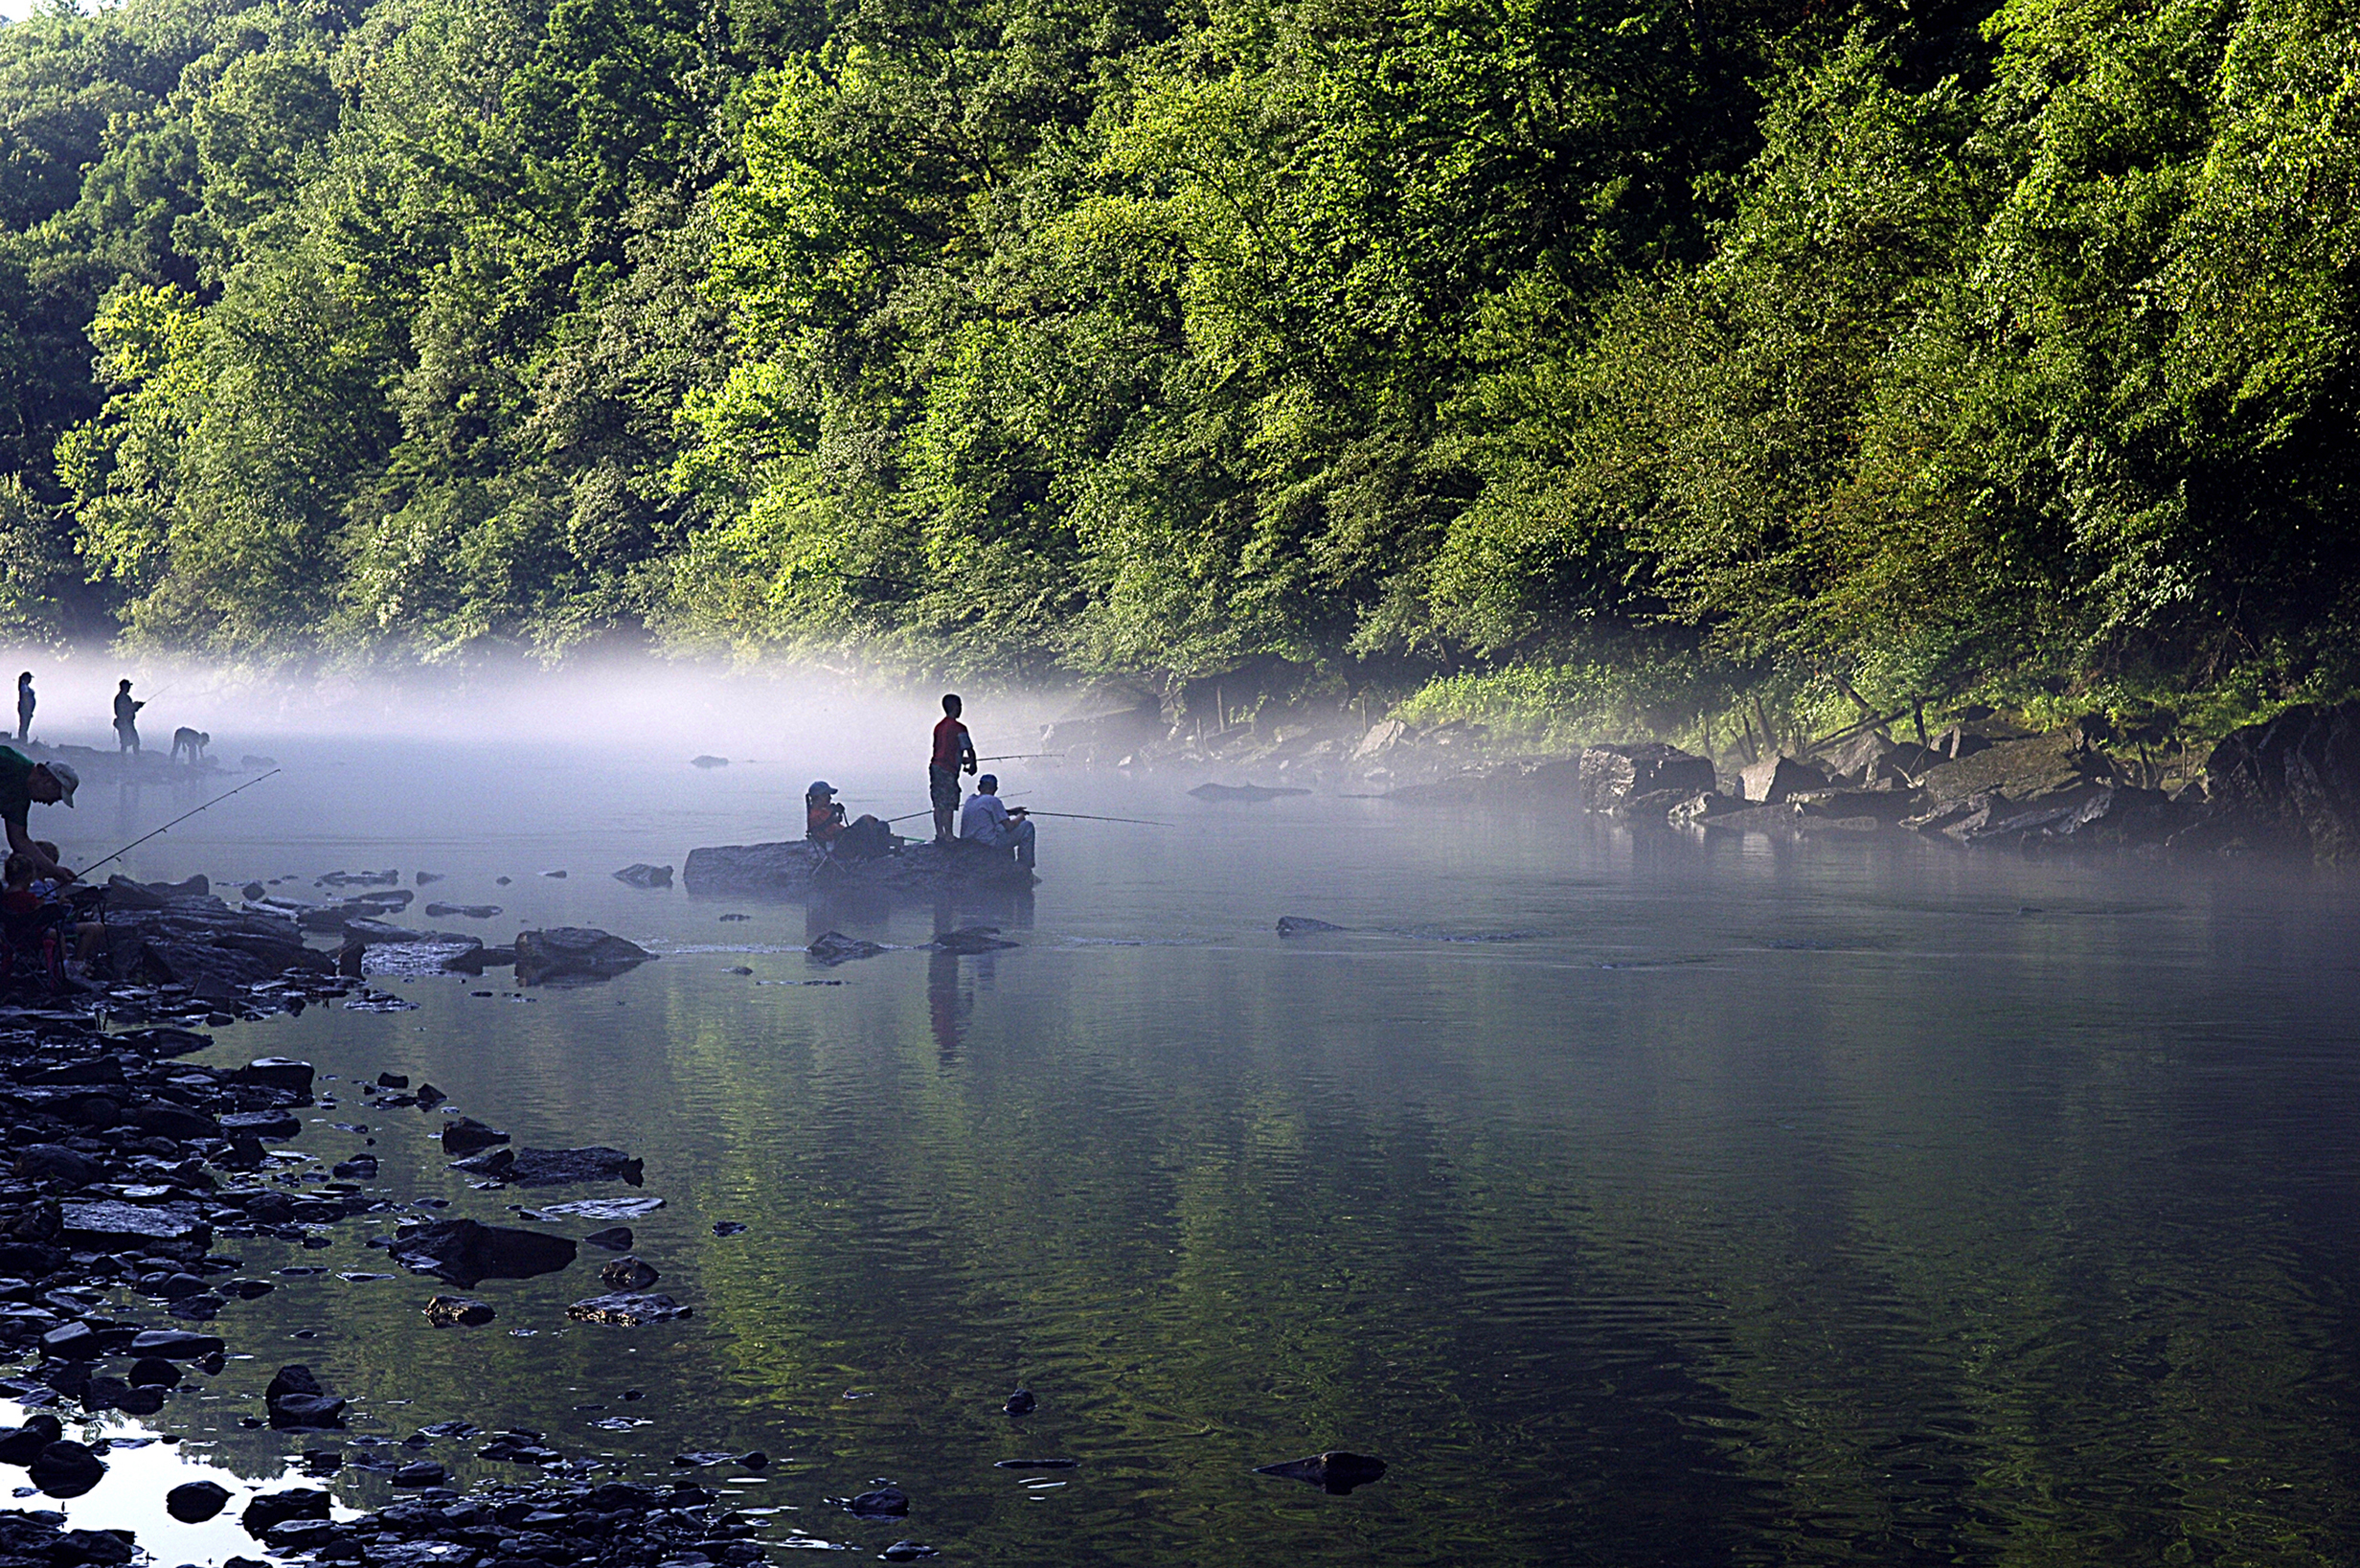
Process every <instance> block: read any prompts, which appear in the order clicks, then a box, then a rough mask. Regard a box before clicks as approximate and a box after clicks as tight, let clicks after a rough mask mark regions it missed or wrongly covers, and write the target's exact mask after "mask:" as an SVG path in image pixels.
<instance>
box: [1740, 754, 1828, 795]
mask: <svg viewBox="0 0 2360 1568" xmlns="http://www.w3.org/2000/svg"><path fill="white" fill-rule="evenodd" d="M1737 778H1738V781H1739V783H1741V784H1743V785H1744V787H1745V798H1746V799H1747V800H1748V801H1749V802H1751V803H1752V804H1754V805H1756V806H1783V805H1785V804H1786V803H1787V802H1788V801H1790V800H1793V799H1794V798H1795V797H1796V796H1797V795H1803V794H1807V793H1809V792H1810V791H1812V790H1815V789H1825V788H1827V774H1825V773H1823V772H1821V771H1820V770H1819V769H1818V768H1817V767H1815V766H1813V765H1812V764H1811V763H1809V762H1805V761H1801V760H1800V759H1798V758H1793V757H1787V756H1783V755H1780V756H1771V757H1765V758H1763V759H1761V760H1760V761H1757V762H1748V763H1747V764H1746V765H1745V766H1744V767H1742V768H1740V769H1738V770H1737Z"/></svg>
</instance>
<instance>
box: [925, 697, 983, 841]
mask: <svg viewBox="0 0 2360 1568" xmlns="http://www.w3.org/2000/svg"><path fill="white" fill-rule="evenodd" d="M960 706H961V705H960V701H959V699H958V697H957V696H955V695H954V696H946V697H944V698H943V699H942V723H940V724H937V725H936V726H935V727H934V757H933V759H932V760H931V761H928V762H927V764H926V794H927V797H928V798H929V799H931V800H932V801H933V802H934V838H935V842H936V843H938V844H942V843H947V842H949V840H950V830H951V824H952V822H953V821H955V820H956V819H957V817H958V815H959V770H960V769H961V768H963V767H964V768H965V769H966V770H967V771H968V772H969V773H972V772H974V771H975V742H974V741H973V740H971V739H968V738H967V727H966V726H965V725H964V724H962V723H960V722H959V711H960Z"/></svg>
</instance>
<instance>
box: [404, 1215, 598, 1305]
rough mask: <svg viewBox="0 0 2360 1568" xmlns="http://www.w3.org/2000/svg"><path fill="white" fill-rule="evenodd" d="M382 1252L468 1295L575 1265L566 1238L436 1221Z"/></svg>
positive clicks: (572, 1249)
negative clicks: (485, 1284) (483, 1287)
mask: <svg viewBox="0 0 2360 1568" xmlns="http://www.w3.org/2000/svg"><path fill="white" fill-rule="evenodd" d="M386 1250H387V1252H388V1253H389V1254H390V1255H391V1256H392V1258H393V1260H394V1261H396V1262H397V1263H399V1264H401V1265H402V1266H403V1267H405V1268H408V1269H411V1270H413V1271H414V1272H417V1273H420V1274H432V1275H434V1276H436V1277H437V1278H439V1279H443V1280H447V1281H449V1282H450V1283H451V1284H455V1285H457V1286H458V1287H459V1288H460V1289H462V1290H472V1289H474V1288H475V1287H476V1286H477V1285H478V1284H481V1283H483V1282H484V1281H486V1280H494V1279H497V1280H528V1279H531V1278H533V1276H534V1275H536V1274H554V1273H556V1271H557V1270H559V1269H561V1268H565V1267H567V1266H568V1265H570V1264H571V1263H572V1262H573V1261H574V1257H575V1251H576V1248H575V1245H574V1242H573V1239H572V1238H570V1237H563V1236H550V1235H548V1234H546V1233H544V1232H541V1231H520V1230H511V1229H509V1228H508V1227H506V1226H501V1225H479V1224H477V1223H476V1222H475V1221H474V1220H472V1219H438V1220H435V1221H433V1222H432V1223H430V1224H425V1225H420V1226H419V1227H417V1228H416V1229H414V1230H409V1231H405V1232H403V1233H402V1234H400V1235H397V1236H396V1237H395V1238H393V1240H391V1241H390V1242H388V1243H386Z"/></svg>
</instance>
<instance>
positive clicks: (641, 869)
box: [615, 860, 672, 888]
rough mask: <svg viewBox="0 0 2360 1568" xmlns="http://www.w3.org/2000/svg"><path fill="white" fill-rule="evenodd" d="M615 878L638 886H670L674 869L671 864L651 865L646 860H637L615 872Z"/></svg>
mask: <svg viewBox="0 0 2360 1568" xmlns="http://www.w3.org/2000/svg"><path fill="white" fill-rule="evenodd" d="M615 880H616V881H618V882H628V883H629V884H630V885H631V886H633V887H637V888H658V887H669V886H671V885H672V869H671V867H669V866H650V865H648V864H647V862H646V861H644V860H642V861H636V862H634V863H632V864H631V865H628V866H625V867H624V868H623V869H622V870H621V871H619V872H617V873H615Z"/></svg>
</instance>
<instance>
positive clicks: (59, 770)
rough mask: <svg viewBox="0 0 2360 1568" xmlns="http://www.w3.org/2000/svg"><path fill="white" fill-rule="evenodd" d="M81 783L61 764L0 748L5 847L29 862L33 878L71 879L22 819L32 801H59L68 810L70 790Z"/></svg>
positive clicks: (45, 803) (0, 806)
mask: <svg viewBox="0 0 2360 1568" xmlns="http://www.w3.org/2000/svg"><path fill="white" fill-rule="evenodd" d="M81 783H82V781H81V778H80V776H79V774H77V773H76V772H75V771H74V770H73V769H72V768H71V767H68V766H67V765H66V764H65V763H63V762H36V761H33V759H31V758H30V757H26V756H24V755H22V754H21V753H18V752H16V751H13V750H11V749H10V748H9V747H7V746H0V822H5V823H6V824H7V825H8V837H9V848H10V849H11V850H13V851H14V852H16V853H18V854H21V855H24V856H26V857H27V858H29V859H30V860H32V862H33V870H34V875H36V876H49V877H55V878H56V879H57V880H58V881H60V882H71V881H72V880H74V874H73V873H72V872H70V871H68V870H66V869H65V868H64V867H63V866H60V865H59V864H57V856H56V855H55V854H53V853H51V852H49V850H48V848H47V847H46V846H45V845H43V844H41V843H40V842H38V841H36V840H35V839H34V836H33V832H32V829H29V828H28V827H26V825H25V818H26V817H28V816H30V815H31V814H32V807H33V805H34V802H35V801H38V802H39V803H40V804H41V805H43V806H55V805H57V803H58V802H59V801H63V802H65V804H66V805H67V806H68V807H72V806H73V804H74V791H75V790H77V789H79V788H80V787H81Z"/></svg>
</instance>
